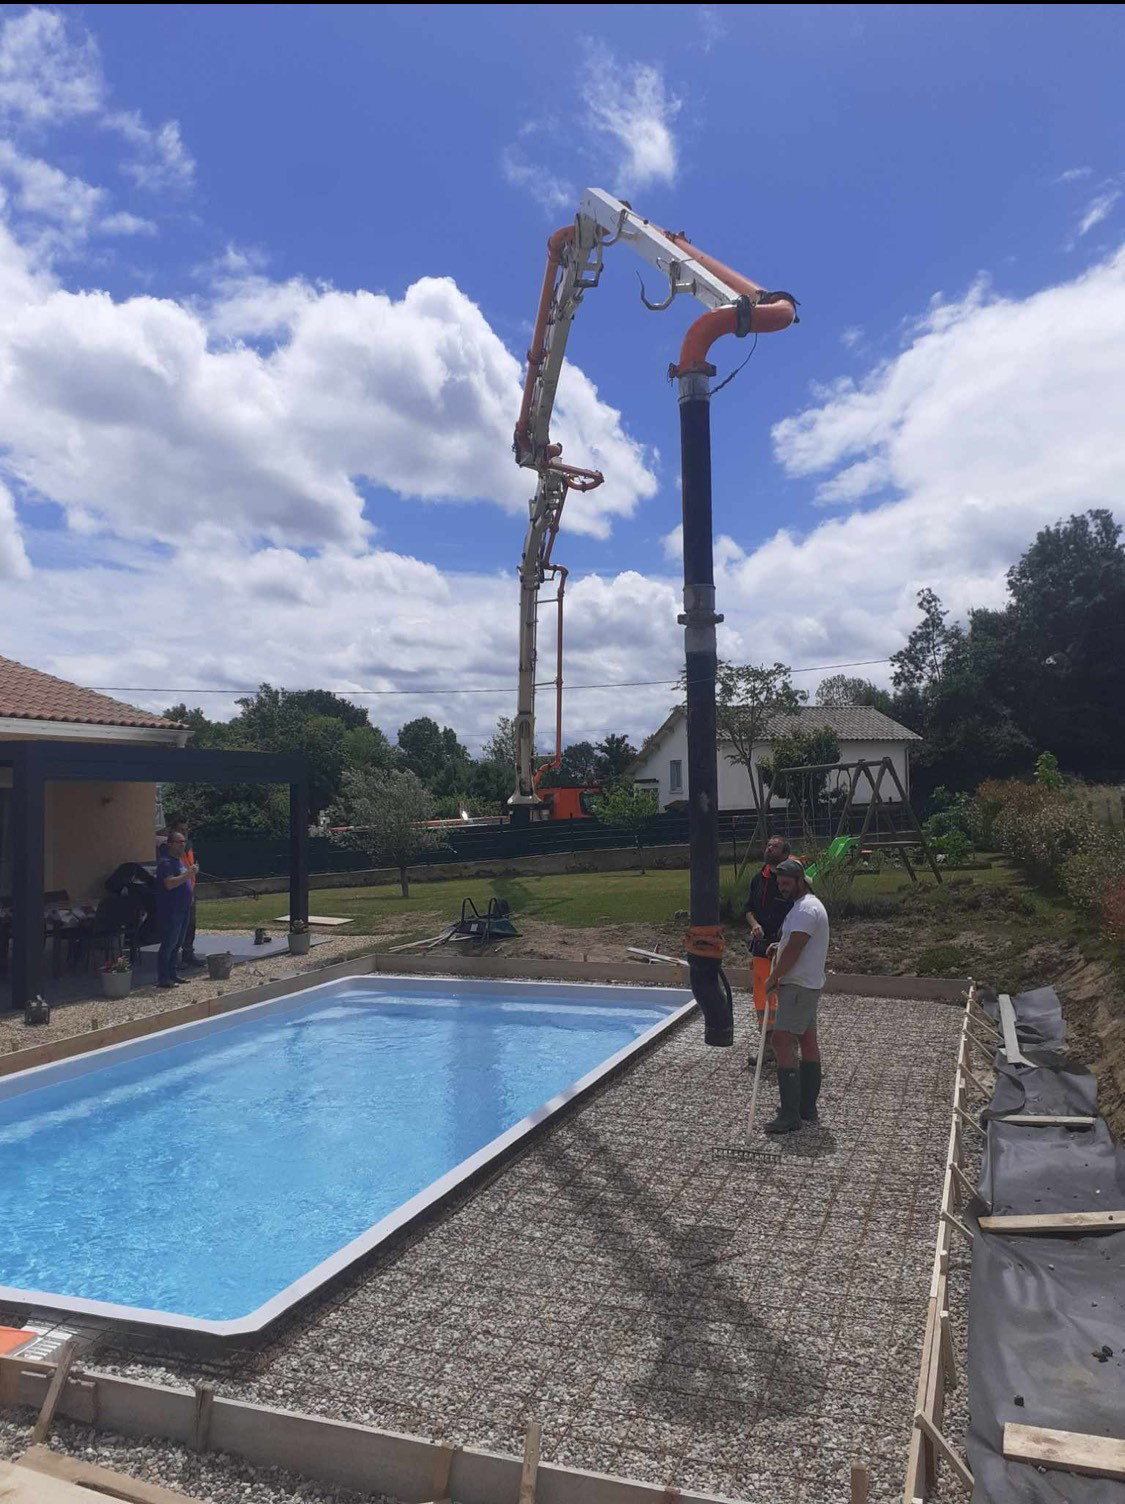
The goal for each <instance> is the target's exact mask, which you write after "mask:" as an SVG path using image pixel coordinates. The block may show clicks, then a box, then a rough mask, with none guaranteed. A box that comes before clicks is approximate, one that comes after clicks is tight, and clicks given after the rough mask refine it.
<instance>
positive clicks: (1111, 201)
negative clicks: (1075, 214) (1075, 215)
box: [1078, 188, 1121, 238]
mask: <svg viewBox="0 0 1125 1504" xmlns="http://www.w3.org/2000/svg"><path fill="white" fill-rule="evenodd" d="M1120 197H1121V189H1120V188H1107V189H1105V190H1104V192H1102V193H1099V194H1098V195H1097V196H1096V197H1095V198H1092V199H1091V200H1090V202H1089V203H1088V204H1087V205H1086V209H1085V212H1084V213H1083V215H1082V218H1081V219H1080V220H1079V221H1078V235H1079V238H1081V237H1082V236H1083V235H1085V234H1087V233H1088V232H1089V231H1090V230H1092V229H1093V228H1094V226H1095V225H1100V224H1101V222H1102V220H1103V219H1107V218H1108V217H1109V214H1110V212H1111V210H1112V209H1113V207H1114V205H1115V204H1116V203H1117V201H1118V199H1119V198H1120Z"/></svg>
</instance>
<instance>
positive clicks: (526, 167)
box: [500, 146, 578, 214]
mask: <svg viewBox="0 0 1125 1504" xmlns="http://www.w3.org/2000/svg"><path fill="white" fill-rule="evenodd" d="M500 170H501V172H502V173H503V174H504V181H505V182H506V183H510V184H511V185H512V187H513V188H520V189H522V190H524V191H525V192H526V193H528V194H529V195H530V197H531V198H532V200H533V201H534V202H535V203H537V204H539V205H540V207H541V208H544V209H546V210H547V211H548V212H549V213H552V214H554V213H557V212H558V211H560V210H565V211H568V212H569V213H573V210H574V204H575V201H576V200H577V197H578V193H577V190H576V189H575V187H574V186H573V184H571V183H568V182H567V181H566V179H565V178H560V177H556V176H555V175H554V174H553V173H552V172H551V171H550V169H549V168H547V167H545V166H544V165H543V164H542V163H541V162H535V161H531V160H530V159H529V158H527V157H526V156H525V155H523V153H522V151H521V149H520V148H519V147H518V146H506V147H505V148H504V150H503V152H502V153H501V154H500Z"/></svg>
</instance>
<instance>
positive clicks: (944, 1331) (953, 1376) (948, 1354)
mask: <svg viewBox="0 0 1125 1504" xmlns="http://www.w3.org/2000/svg"><path fill="white" fill-rule="evenodd" d="M941 1361H942V1364H943V1365H944V1367H945V1382H946V1383H947V1384H948V1385H949V1387H950V1389H956V1388H957V1358H956V1355H955V1354H954V1352H953V1327H952V1326H951V1325H950V1321H949V1312H948V1311H942V1313H941Z"/></svg>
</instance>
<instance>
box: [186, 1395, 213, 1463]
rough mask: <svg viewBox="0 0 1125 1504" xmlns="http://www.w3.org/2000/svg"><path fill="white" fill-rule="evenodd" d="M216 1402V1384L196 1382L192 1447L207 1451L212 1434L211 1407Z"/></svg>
mask: <svg viewBox="0 0 1125 1504" xmlns="http://www.w3.org/2000/svg"><path fill="white" fill-rule="evenodd" d="M214 1403H215V1386H214V1384H196V1386H195V1410H194V1412H193V1414H192V1421H191V1449H192V1451H193V1452H205V1451H206V1450H207V1442H208V1439H209V1437H210V1435H211V1407H212V1405H214Z"/></svg>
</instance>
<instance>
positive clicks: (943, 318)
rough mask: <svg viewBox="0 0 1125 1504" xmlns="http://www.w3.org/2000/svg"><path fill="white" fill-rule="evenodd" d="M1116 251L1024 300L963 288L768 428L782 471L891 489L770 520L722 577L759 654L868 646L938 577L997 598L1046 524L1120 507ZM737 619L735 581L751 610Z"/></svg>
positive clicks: (945, 591)
mask: <svg viewBox="0 0 1125 1504" xmlns="http://www.w3.org/2000/svg"><path fill="white" fill-rule="evenodd" d="M1123 387H1125V251H1122V252H1119V253H1118V254H1116V255H1114V256H1112V257H1110V258H1109V259H1107V260H1105V261H1103V262H1102V263H1100V264H1099V265H1097V266H1095V267H1093V268H1092V269H1091V270H1089V271H1088V272H1086V273H1085V274H1084V275H1082V276H1080V277H1078V278H1077V279H1075V280H1074V281H1071V282H1067V283H1063V284H1061V285H1058V286H1054V287H1048V288H1045V289H1043V290H1042V291H1041V292H1038V293H1036V294H1035V295H1033V296H1031V297H1029V298H1026V299H1023V300H1010V299H1003V298H999V297H995V296H991V295H988V294H987V293H984V292H982V291H981V289H980V288H979V287H978V288H975V289H973V291H972V293H971V294H970V296H968V297H966V298H965V299H964V300H963V301H962V302H961V303H959V304H957V303H943V304H941V305H939V306H938V307H937V308H936V309H935V310H934V313H933V314H932V315H931V316H930V317H929V318H928V320H926V321H923V323H922V324H921V326H920V327H919V329H918V331H917V332H916V334H915V336H914V338H913V340H912V342H911V343H910V345H909V346H908V348H906V349H905V350H904V351H903V352H902V354H900V355H899V356H898V357H897V358H896V359H894V360H892V361H888V362H887V363H885V364H884V365H882V366H879V367H878V368H876V370H874V371H873V372H872V373H871V375H870V376H869V377H868V378H867V380H865V381H863V382H859V383H850V382H845V383H840V384H838V385H837V386H836V387H834V388H832V389H831V390H830V391H829V392H828V394H827V395H826V396H825V397H824V398H823V399H822V400H821V401H820V402H819V404H818V405H817V406H815V407H812V408H810V409H809V410H808V411H806V412H804V413H801V414H799V415H798V416H796V417H794V418H790V419H786V420H785V421H784V422H782V423H779V424H778V425H777V426H776V427H775V429H774V444H775V450H776V453H777V456H778V458H779V460H780V461H781V463H782V465H783V466H784V468H785V469H786V470H787V471H788V473H789V474H790V475H792V476H814V475H818V474H825V473H827V476H828V478H827V480H826V481H825V482H824V483H823V485H822V492H823V490H824V489H825V488H828V489H829V490H832V489H834V490H835V493H836V499H837V500H845V499H847V493H848V492H849V491H850V492H851V493H852V495H853V496H854V497H859V496H861V495H863V494H864V493H865V492H866V490H867V489H868V487H869V485H874V484H876V483H877V484H880V485H884V486H886V487H887V489H888V490H890V491H891V492H892V493H893V494H894V495H895V497H896V499H895V500H892V501H888V502H885V503H884V504H882V505H880V506H877V507H874V508H872V509H869V510H864V511H854V512H852V513H851V514H850V515H848V516H845V517H840V518H834V519H832V520H831V521H828V522H824V523H822V524H820V525H819V526H818V527H816V528H814V529H813V530H812V531H811V532H810V533H808V534H807V535H806V536H804V537H800V536H798V535H797V534H796V532H794V531H792V530H785V531H782V532H780V533H778V534H777V535H776V536H775V537H774V538H772V539H770V540H769V541H768V542H767V543H766V544H764V545H763V546H762V547H760V548H758V549H757V550H755V551H754V552H753V553H752V554H750V555H749V557H748V558H747V559H746V561H745V562H744V563H743V564H741V565H736V566H735V567H734V568H733V569H731V570H729V571H728V572H727V574H726V576H725V578H724V579H723V582H722V584H721V586H720V596H721V601H720V609H721V610H725V611H727V613H728V619H730V620H731V621H732V622H733V623H734V627H735V630H736V631H738V632H739V633H740V634H742V640H743V641H744V642H745V643H746V645H747V646H748V647H749V646H750V644H751V643H754V644H756V652H757V656H759V657H760V656H765V655H769V654H773V653H777V654H778V655H779V656H782V657H784V658H786V659H787V660H788V661H791V662H799V661H802V660H803V661H804V662H830V661H832V660H833V659H836V658H853V657H854V658H867V657H877V656H881V655H882V654H885V653H886V652H888V651H890V650H893V649H894V648H895V647H897V646H898V645H899V643H900V642H901V640H902V637H903V635H904V633H905V632H906V631H907V630H908V629H909V627H910V626H911V625H912V624H913V622H914V619H915V608H914V597H915V593H916V591H917V590H919V589H920V588H922V587H923V586H926V585H932V586H933V587H934V588H935V589H936V590H937V591H938V593H939V594H940V595H942V596H943V598H944V599H945V600H946V603H947V604H948V605H949V606H951V607H952V609H953V610H954V612H956V613H964V612H965V611H966V610H967V609H968V608H969V607H970V606H974V605H989V604H998V603H1000V602H1001V601H1002V600H1003V598H1004V574H1005V571H1006V570H1007V568H1008V566H1009V565H1011V564H1012V563H1013V562H1014V561H1015V560H1016V558H1017V557H1018V556H1019V554H1020V553H1021V552H1022V550H1023V549H1024V548H1025V547H1026V546H1027V545H1028V544H1029V543H1030V541H1031V539H1032V538H1033V537H1034V535H1035V533H1036V532H1037V531H1038V530H1039V529H1040V528H1041V527H1043V526H1046V525H1048V524H1050V523H1053V522H1055V521H1056V520H1058V519H1059V518H1061V517H1066V516H1068V515H1070V514H1071V513H1074V512H1080V511H1083V510H1085V509H1087V508H1089V507H1110V508H1111V509H1113V510H1114V511H1115V512H1116V513H1117V514H1118V516H1119V517H1120V516H1125V504H1123V501H1122V498H1123V496H1125V430H1123V429H1122V425H1121V423H1120V420H1119V406H1120V402H1119V394H1120V392H1121V390H1122V389H1123ZM771 590H772V591H777V590H780V591H782V592H783V593H784V595H785V597H786V599H788V600H793V601H795V602H797V603H798V609H797V612H796V614H795V618H794V622H793V625H792V628H791V630H790V631H789V632H787V633H782V632H779V631H778V629H777V627H776V625H775V620H774V618H773V615H772V613H768V614H767V613H763V615H762V619H761V623H760V627H759V626H757V625H755V626H753V628H752V630H751V633H750V636H749V637H747V636H746V635H745V632H746V627H745V618H744V617H743V618H741V619H740V614H739V610H738V609H737V607H736V608H735V609H734V610H732V609H731V607H730V601H731V595H732V593H733V595H734V598H735V600H736V601H737V602H740V603H741V605H742V608H743V610H748V611H749V612H750V613H751V615H752V617H757V615H758V612H759V609H760V608H759V607H758V606H757V605H756V602H758V601H760V600H761V599H762V598H763V596H764V595H765V594H767V593H768V592H770V591H771Z"/></svg>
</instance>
